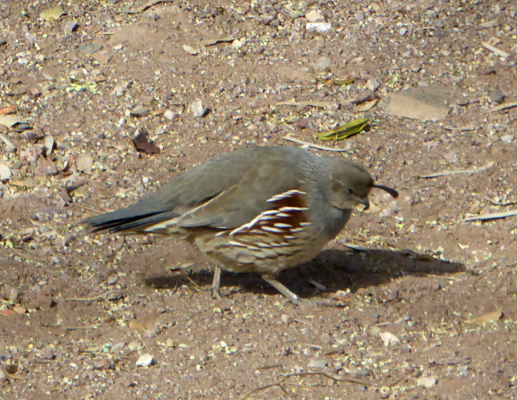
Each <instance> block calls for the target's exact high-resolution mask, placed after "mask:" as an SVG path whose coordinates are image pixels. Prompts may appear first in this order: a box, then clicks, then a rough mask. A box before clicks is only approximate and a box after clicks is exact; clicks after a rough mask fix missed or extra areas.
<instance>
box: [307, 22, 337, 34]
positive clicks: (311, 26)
mask: <svg viewBox="0 0 517 400" xmlns="http://www.w3.org/2000/svg"><path fill="white" fill-rule="evenodd" d="M306 29H307V30H308V31H309V32H318V33H327V32H328V31H330V30H331V29H332V24H331V23H330V22H308V23H307V26H306Z"/></svg>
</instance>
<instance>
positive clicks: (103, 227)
mask: <svg viewBox="0 0 517 400" xmlns="http://www.w3.org/2000/svg"><path fill="white" fill-rule="evenodd" d="M177 216H178V214H176V213H175V212H174V211H154V212H148V213H146V214H132V213H131V212H130V210H128V209H122V210H117V211H113V212H109V213H106V214H102V215H97V216H96V217H91V218H88V219H86V220H84V221H83V223H84V224H86V225H89V226H90V227H91V228H92V231H93V232H101V231H109V232H110V233H115V232H122V231H132V232H143V231H144V230H145V228H146V227H148V226H150V225H154V224H157V223H159V222H163V221H167V220H169V219H173V218H176V217H177Z"/></svg>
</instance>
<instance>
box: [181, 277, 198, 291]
mask: <svg viewBox="0 0 517 400" xmlns="http://www.w3.org/2000/svg"><path fill="white" fill-rule="evenodd" d="M185 278H187V279H188V280H189V281H190V283H192V284H194V286H196V289H197V291H200V290H201V288H200V287H199V285H198V284H197V283H196V282H194V281H193V280H192V279H190V277H188V276H186V277H185Z"/></svg>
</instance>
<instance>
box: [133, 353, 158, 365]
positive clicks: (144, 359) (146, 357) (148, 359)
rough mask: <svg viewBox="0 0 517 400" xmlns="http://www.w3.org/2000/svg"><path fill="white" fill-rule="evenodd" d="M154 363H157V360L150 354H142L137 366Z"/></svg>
mask: <svg viewBox="0 0 517 400" xmlns="http://www.w3.org/2000/svg"><path fill="white" fill-rule="evenodd" d="M153 364H156V360H155V359H154V357H153V356H152V355H150V354H142V355H141V356H140V357H139V358H138V360H137V362H136V366H137V367H150V366H151V365H153Z"/></svg>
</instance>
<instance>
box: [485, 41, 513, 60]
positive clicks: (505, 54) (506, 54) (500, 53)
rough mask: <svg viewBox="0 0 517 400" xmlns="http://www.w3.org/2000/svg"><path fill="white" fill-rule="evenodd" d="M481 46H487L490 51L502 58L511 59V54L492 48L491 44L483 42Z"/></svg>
mask: <svg viewBox="0 0 517 400" xmlns="http://www.w3.org/2000/svg"><path fill="white" fill-rule="evenodd" d="M481 44H482V45H483V46H485V47H486V48H487V49H488V50H490V51H493V52H494V53H495V54H497V55H498V56H501V57H504V58H508V57H510V54H508V53H506V52H504V51H502V50H499V49H498V48H497V47H494V46H492V45H491V44H489V43H487V42H481Z"/></svg>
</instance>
